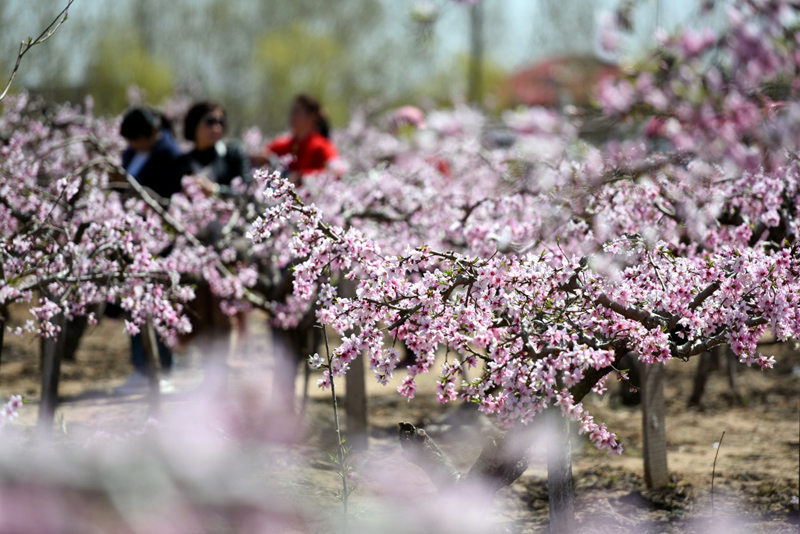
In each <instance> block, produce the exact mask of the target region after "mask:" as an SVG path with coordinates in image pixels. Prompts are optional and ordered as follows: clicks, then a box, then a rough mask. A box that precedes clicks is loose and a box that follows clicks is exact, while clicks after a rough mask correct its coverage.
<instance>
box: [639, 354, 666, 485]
mask: <svg viewBox="0 0 800 534" xmlns="http://www.w3.org/2000/svg"><path fill="white" fill-rule="evenodd" d="M642 371H643V372H642V377H643V387H642V431H643V432H642V433H643V436H644V440H643V441H644V443H643V448H642V453H643V456H644V480H645V483H646V484H647V487H648V489H658V488H663V487H664V486H666V485H667V483H668V482H669V472H668V471H667V432H666V415H665V410H664V365H663V364H660V363H653V364H649V365H644V368H643V370H642Z"/></svg>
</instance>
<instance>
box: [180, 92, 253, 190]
mask: <svg viewBox="0 0 800 534" xmlns="http://www.w3.org/2000/svg"><path fill="white" fill-rule="evenodd" d="M226 125H227V118H226V116H225V108H223V107H222V105H221V104H220V103H218V102H214V101H211V100H205V101H202V102H197V103H196V104H194V105H193V106H192V107H191V108H190V109H189V112H188V113H187V114H186V120H185V121H184V127H183V136H184V137H185V138H186V140H187V141H192V142H194V149H193V150H192V151H190V152H189V153H188V154H186V156H185V162H184V174H186V175H192V176H194V177H195V178H196V179H197V181H198V183H199V185H200V187H202V188H203V190H204V191H205V192H206V193H207V194H209V195H211V194H218V193H219V194H222V195H229V194H231V193H232V190H231V182H233V179H234V178H237V177H240V178H241V179H242V180H244V181H245V182H248V181H250V165H249V162H248V159H247V156H246V155H245V153H244V152H243V151H242V149H241V148H240V147H239V146H238V145H237V144H235V143H231V142H225V141H223V137H224V136H225V127H226Z"/></svg>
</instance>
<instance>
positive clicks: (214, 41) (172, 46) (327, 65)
mask: <svg viewBox="0 0 800 534" xmlns="http://www.w3.org/2000/svg"><path fill="white" fill-rule="evenodd" d="M620 1H621V0H593V1H592V2H586V1H585V0H483V2H484V5H483V7H482V12H481V21H482V46H483V48H482V56H483V61H482V62H481V66H482V68H481V72H479V73H478V76H479V78H478V80H479V81H480V83H479V84H475V83H474V82H475V78H474V76H473V82H472V85H473V86H474V87H475V86H477V87H479V91H477V92H476V91H475V90H474V89H473V90H472V92H473V93H474V94H473V95H471V96H472V99H477V100H479V103H482V104H484V105H485V107H486V108H487V109H489V110H490V111H493V110H499V109H502V107H503V106H505V105H508V104H509V103H510V101H507V100H504V97H503V92H502V91H501V89H502V87H503V85H504V83H506V80H507V78H508V75H509V74H510V73H511V72H513V71H517V70H519V69H520V68H523V67H528V66H530V65H532V64H534V63H536V62H537V61H540V60H542V59H545V58H547V57H552V56H564V55H589V56H592V55H596V53H597V51H596V48H597V47H596V40H597V39H596V37H597V36H596V35H595V34H596V28H595V27H596V20H597V15H598V13H599V11H601V10H604V9H606V10H607V9H610V8H612V7H614V6H615V5H617V4H618V3H619V2H620ZM693 1H694V0H674V2H672V3H669V5H667V3H663V5H662V6H661V11H660V19H659V20H660V21H661V24H663V25H665V26H667V27H669V26H670V25H672V26H674V25H676V24H678V23H685V22H686V20H685V19H686V17H685V13H686V12H688V11H690V10H689V9H687V5H689V4H693ZM62 4H63V0H0V65H1V66H2V69H0V74H3V75H4V76H5V75H7V74H8V73H9V70H10V67H11V65H12V64H13V58H14V57H15V55H16V50H17V47H18V45H19V41H20V40H21V39H23V38H25V37H27V36H28V35H33V34H34V33H35V32H36V31H37V30H38V29H40V28H41V27H42V26H43V25H44V24H47V23H48V22H49V21H50V20H51V19H52V16H53V14H55V13H57V12H58V11H59V10H60V9H61V8H62V7H63V5H62ZM464 7H465V6H462V5H457V4H455V3H454V2H453V0H336V1H333V2H320V1H319V0H270V1H269V2H265V1H263V0H170V1H169V2H163V1H158V0H114V2H99V1H96V0H78V1H77V2H76V3H75V4H74V5H73V7H72V9H71V10H70V17H69V21H68V23H67V24H66V25H64V27H63V28H62V29H61V30H60V31H59V32H58V34H57V35H55V37H54V38H53V40H52V41H50V42H49V43H48V46H47V48H46V49H42V50H41V51H39V52H38V53H37V54H32V55H31V56H30V57H29V58H26V65H25V69H23V72H21V75H20V78H19V79H18V80H19V83H18V84H17V85H16V86H15V87H16V88H17V89H20V88H27V89H30V90H34V91H36V92H40V93H42V94H43V95H44V96H46V97H48V98H52V99H55V100H70V101H76V102H80V101H81V100H82V99H83V98H84V96H85V95H92V96H93V97H94V99H95V102H96V105H97V108H98V111H100V112H102V113H111V114H117V113H120V112H122V111H123V110H124V108H125V107H126V105H127V100H126V89H127V85H129V84H133V83H135V84H136V85H137V86H139V87H141V88H142V89H144V90H145V92H146V95H145V96H146V98H147V99H148V101H150V102H151V103H154V104H158V103H159V102H160V101H161V100H162V99H163V98H164V97H165V96H166V95H168V94H170V93H171V92H172V91H174V90H176V89H182V90H184V91H188V92H189V93H190V94H191V95H192V96H196V97H210V98H216V99H218V100H220V101H222V102H223V103H224V104H225V106H226V107H227V108H228V112H229V118H230V121H231V126H232V127H231V132H232V133H235V132H237V131H239V128H241V127H242V126H246V125H253V124H255V125H258V126H260V127H261V128H263V129H265V130H266V131H267V132H268V133H276V132H278V131H281V130H283V129H284V128H285V127H286V124H285V123H286V114H287V112H288V102H289V100H290V99H291V96H292V95H294V94H295V93H297V92H300V91H304V92H309V93H312V94H315V95H316V96H318V97H320V98H321V99H322V101H323V103H324V104H325V106H326V107H327V108H328V111H329V114H330V115H331V118H332V119H333V125H334V127H336V126H337V125H342V124H343V123H344V122H345V121H346V120H347V114H348V110H349V109H351V106H353V105H356V104H360V103H364V102H377V105H378V106H379V107H381V106H382V107H390V106H394V105H400V104H408V103H414V104H417V105H420V104H422V105H425V103H426V102H427V103H430V104H439V105H442V104H447V103H451V102H453V101H454V100H460V101H465V100H467V97H468V93H470V87H469V85H470V84H469V83H468V80H469V77H468V72H469V64H470V62H469V58H470V57H472V56H474V47H473V42H472V40H471V34H473V33H472V32H471V31H470V28H471V19H470V14H471V13H473V14H474V13H475V11H474V10H472V9H470V8H466V9H465V8H464ZM635 9H636V11H635V13H634V16H635V19H636V24H637V25H639V26H640V27H641V28H642V30H641V31H639V32H638V33H636V34H635V35H634V36H633V41H632V42H633V44H634V45H635V46H632V48H634V49H636V50H640V49H641V48H642V46H641V45H642V43H643V42H645V41H648V40H649V42H650V43H651V42H652V38H653V29H654V26H653V24H654V20H655V18H654V14H656V15H657V14H659V11H658V2H657V0H642V1H641V2H637V3H636V8H635ZM426 13H427V14H430V13H433V14H435V16H436V21H435V24H430V25H429V26H428V28H429V32H428V34H427V35H425V36H424V38H421V37H420V32H419V28H420V22H421V21H422V22H424V19H425V17H426V16H429V15H426ZM679 14H680V15H679ZM690 22H691V21H690ZM471 50H472V53H471ZM473 73H474V64H473ZM476 95H477V96H476Z"/></svg>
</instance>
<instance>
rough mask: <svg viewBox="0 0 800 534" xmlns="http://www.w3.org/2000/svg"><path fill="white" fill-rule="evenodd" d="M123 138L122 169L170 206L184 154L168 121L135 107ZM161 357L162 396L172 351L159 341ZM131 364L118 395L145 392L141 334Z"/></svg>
mask: <svg viewBox="0 0 800 534" xmlns="http://www.w3.org/2000/svg"><path fill="white" fill-rule="evenodd" d="M120 135H122V137H124V138H125V140H126V141H127V142H128V148H127V149H126V150H125V151H124V152H123V153H122V166H123V168H124V169H125V170H126V171H127V172H128V174H130V175H131V176H133V177H134V178H136V180H137V181H138V182H139V183H140V184H142V185H143V186H145V187H147V188H149V189H150V191H151V192H152V193H155V194H156V195H158V197H161V198H157V200H159V201H160V202H168V201H169V198H170V197H171V196H172V195H173V194H174V193H177V192H179V191H180V190H181V178H182V173H181V158H182V154H181V150H180V147H178V144H177V143H176V142H175V137H174V135H173V134H172V129H171V128H170V125H169V121H168V120H167V119H166V118H165V117H164V116H163V115H161V113H159V112H158V111H156V110H154V109H151V108H146V107H135V108H131V109H129V110H128V111H127V112H126V113H125V115H124V117H123V119H122V124H121V125H120ZM158 355H159V360H160V362H161V381H160V388H161V392H162V393H168V392H170V391H172V390H174V386H173V385H172V382H171V380H170V371H171V370H172V351H171V350H170V349H169V347H167V346H166V345H164V343H163V342H162V341H161V340H160V339H159V340H158ZM131 363H132V364H133V368H134V373H133V374H132V375H131V376H130V377H129V378H128V380H127V382H125V383H124V384H123V385H122V386H120V387H118V388H117V392H118V393H124V394H125V393H136V392H140V391H143V390H146V388H147V387H148V381H147V377H146V375H147V361H146V359H145V352H144V340H143V338H142V334H141V333H140V334H136V335H135V336H131Z"/></svg>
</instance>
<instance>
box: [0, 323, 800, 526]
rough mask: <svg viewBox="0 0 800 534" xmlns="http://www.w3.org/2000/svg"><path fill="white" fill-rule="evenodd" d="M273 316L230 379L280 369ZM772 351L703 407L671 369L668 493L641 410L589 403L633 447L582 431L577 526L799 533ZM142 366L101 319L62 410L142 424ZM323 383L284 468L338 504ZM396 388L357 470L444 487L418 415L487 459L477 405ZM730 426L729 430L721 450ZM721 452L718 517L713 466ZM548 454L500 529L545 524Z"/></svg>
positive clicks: (446, 442)
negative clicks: (654, 483) (603, 446)
mask: <svg viewBox="0 0 800 534" xmlns="http://www.w3.org/2000/svg"><path fill="white" fill-rule="evenodd" d="M12 312H13V316H12V318H13V319H15V320H16V321H17V322H19V321H21V320H23V319H24V317H23V314H24V310H22V309H18V310H12ZM14 324H15V323H13V322H12V326H14ZM264 324H265V322H264V320H263V317H260V316H257V315H253V316H251V317H250V320H249V329H250V333H251V334H250V335H251V341H250V351H249V354H248V355H247V356H237V357H233V358H231V359H229V361H228V367H229V369H230V370H231V372H230V380H232V381H235V380H236V377H237V376H244V375H248V374H251V373H252V370H253V369H254V368H268V367H269V365H270V364H269V361H268V357H264V356H263V355H264V354H268V353H269V349H268V347H269V339H268V338H269V335H268V332H267V329H266V328H265V326H264ZM5 340H6V341H5V347H4V348H3V354H2V362H0V395H2V396H3V397H7V396H9V395H11V394H22V395H24V396H25V398H26V401H28V402H29V403H28V404H26V406H24V407H23V409H22V411H21V414H20V415H21V416H20V419H19V420H18V422H16V423H14V425H19V426H23V427H33V426H34V425H35V419H36V410H37V405H36V403H37V401H38V398H39V373H40V366H39V350H38V343H37V342H36V341H35V340H33V339H31V338H26V337H23V338H18V337H15V336H11V335H8V334H7V335H6V336H5ZM770 351H771V352H772V353H774V354H776V355H777V356H778V365H777V366H776V369H774V370H771V371H767V372H762V371H759V370H755V369H748V368H746V367H744V366H739V367H738V368H739V374H738V378H737V387H738V391H739V394H740V395H741V402H737V401H735V400H734V397H733V395H732V394H731V392H730V390H729V387H728V384H727V379H726V378H725V377H724V376H723V373H721V372H719V371H717V372H716V373H715V374H714V375H713V376H712V377H711V379H710V381H709V384H708V387H707V390H706V394H705V397H704V400H703V404H702V406H701V408H699V409H691V410H690V409H687V407H686V404H687V400H688V397H689V394H690V392H691V387H692V379H693V376H694V373H695V369H696V367H697V361H692V362H689V363H683V362H670V363H669V364H667V366H666V382H665V383H666V387H665V398H666V403H667V450H668V461H669V470H670V473H671V480H670V484H669V486H668V488H666V489H664V490H659V491H648V490H647V489H646V488H645V485H644V481H643V476H642V469H643V467H642V452H641V447H642V431H641V426H642V423H641V411H640V409H639V408H638V407H635V408H630V407H625V406H623V405H622V404H621V402H620V399H619V396H618V395H616V394H615V393H614V392H613V391H612V392H611V393H610V394H608V395H606V396H605V397H604V398H596V397H595V398H593V399H591V400H588V401H587V402H585V404H586V405H587V407H588V408H589V410H590V411H591V412H592V413H593V415H594V416H595V419H596V420H597V421H602V422H604V423H605V424H606V425H607V426H608V427H609V428H610V429H612V430H613V431H615V432H616V433H617V436H618V438H619V439H620V440H622V442H623V444H624V446H625V452H624V453H623V455H621V456H611V457H609V456H608V455H607V454H606V453H604V452H601V451H598V450H596V449H595V448H594V447H592V446H591V445H590V444H588V443H587V441H586V440H585V439H583V438H582V437H577V436H576V438H575V439H574V440H573V452H574V454H573V462H574V463H573V468H574V474H575V484H576V515H577V520H578V525H579V531H580V532H597V533H605V532H609V533H610V532H647V533H649V532H653V533H661V532H668V533H673V532H674V533H678V532H698V533H699V532H753V533H756V532H758V533H761V532H763V533H772V532H793V533H794V532H797V531H798V526H799V525H800V517H799V516H798V506H797V504H796V503H792V500H793V498H796V496H797V495H798V484H799V480H798V478H799V475H798V472H799V471H800V355H798V351H797V350H796V349H795V348H793V347H789V346H775V347H772V348H768V349H766V350H765V351H764V352H770ZM176 358H177V369H176V372H175V373H174V377H175V382H176V384H177V385H178V391H179V393H178V394H176V395H174V396H170V395H167V396H165V402H166V403H167V404H169V403H170V402H174V403H176V404H178V403H180V402H187V401H186V400H185V399H186V397H185V396H182V395H181V394H180V393H181V392H185V391H188V390H191V389H192V388H194V387H196V386H197V384H198V383H199V382H200V381H201V380H202V365H201V362H200V357H199V356H198V354H197V351H196V350H193V349H192V348H191V347H190V348H189V349H187V350H185V351H183V352H182V353H180V354H178V355H177V356H176ZM131 371H132V368H131V366H130V363H129V360H128V340H127V338H126V337H125V336H124V335H123V333H122V326H121V324H120V323H119V322H117V321H112V320H104V321H102V322H101V323H100V324H99V325H98V326H96V327H90V329H89V331H88V333H87V335H86V336H85V337H84V339H83V340H82V343H81V346H80V348H79V349H78V352H77V355H76V361H74V362H64V364H63V368H62V382H61V396H62V401H63V402H62V405H61V407H60V408H59V412H58V415H57V418H58V419H59V420H60V421H62V422H63V424H64V425H65V427H66V426H69V428H71V429H84V430H91V429H101V428H102V429H104V430H109V429H110V428H113V427H114V426H122V425H124V424H126V423H135V422H136V421H143V420H144V419H145V417H146V413H145V411H146V408H145V400H144V398H143V396H133V397H121V396H119V395H115V394H113V389H114V387H116V386H118V385H120V384H121V383H122V382H124V380H125V379H126V377H127V376H128V375H129V373H130V372H131ZM299 374H300V375H302V373H299ZM315 378H316V377H315V376H314V375H312V387H311V395H310V399H309V402H308V407H307V412H306V425H305V426H306V427H307V433H306V435H307V439H306V440H305V442H304V444H303V445H302V446H301V447H299V448H296V449H295V451H294V453H293V454H295V455H296V456H295V458H296V461H293V462H289V464H287V465H290V466H291V468H290V469H289V470H288V471H286V472H285V473H284V476H285V477H286V484H287V487H289V488H290V490H291V491H290V492H291V493H296V494H297V495H298V496H299V495H303V498H310V499H316V500H318V501H319V502H320V503H325V506H326V507H327V506H329V505H330V503H331V502H335V498H334V497H333V496H332V495H333V493H334V492H335V491H336V490H337V489H338V484H339V480H338V478H337V477H336V475H335V474H334V473H333V472H332V471H331V470H330V468H329V466H328V465H327V461H326V460H325V458H327V455H328V453H329V452H330V451H332V450H333V448H334V443H335V441H334V437H333V435H334V434H333V427H332V411H331V404H330V397H329V396H328V395H329V394H328V393H325V392H320V391H317V390H316V389H315V388H314V386H313V381H314V380H315ZM398 383H399V378H397V377H396V378H395V380H394V381H393V382H392V383H390V385H389V386H386V387H384V386H381V385H379V384H377V383H374V381H372V380H371V379H370V376H369V373H368V375H367V384H368V387H367V394H368V408H369V423H370V434H369V452H366V453H360V454H355V455H354V462H355V463H356V464H357V468H356V469H357V471H358V470H359V469H360V470H362V471H364V472H370V470H369V469H368V467H369V466H370V464H371V463H375V462H376V461H378V459H380V463H381V465H382V466H383V467H384V469H390V470H391V469H396V470H398V472H403V473H405V474H406V478H407V479H408V481H409V482H408V483H409V484H414V485H416V490H417V492H418V493H419V494H420V495H422V496H425V495H434V494H435V492H436V490H435V488H434V487H433V485H432V484H431V482H430V481H429V480H428V479H427V477H426V476H425V475H424V474H423V473H422V471H420V470H419V469H418V468H417V467H416V466H413V465H412V464H410V463H408V462H406V461H405V459H403V457H402V456H401V455H400V451H399V445H398V443H397V423H398V422H399V421H409V422H412V423H414V424H416V425H421V426H426V427H427V428H428V430H429V432H430V434H431V435H432V436H433V437H434V438H435V439H436V440H437V441H438V442H439V444H440V445H441V446H442V447H443V448H444V449H445V450H446V451H447V452H448V453H450V454H451V455H452V456H453V458H454V459H455V461H456V463H457V464H458V466H459V467H460V468H463V469H465V470H466V469H468V468H469V466H470V465H471V463H472V462H474V460H475V458H476V457H477V455H478V453H479V447H480V436H481V431H482V429H484V430H485V427H486V426H487V425H490V423H489V422H488V421H486V420H482V419H481V418H480V417H477V416H474V414H472V412H470V411H464V410H460V409H459V408H458V407H455V406H454V407H450V406H447V407H442V406H441V405H439V404H438V403H437V402H436V397H435V395H434V388H435V381H434V380H433V379H432V378H428V379H425V380H424V381H423V382H422V383H421V384H420V387H419V390H418V391H419V392H418V394H417V397H416V398H415V399H414V400H413V401H412V402H410V403H408V402H406V401H405V400H404V399H402V398H401V397H400V396H399V395H397V394H396V393H394V392H395V388H396V386H397V384H398ZM297 385H298V391H301V389H302V376H298V380H297ZM298 403H299V399H298ZM459 410H460V411H459ZM463 413H466V417H463V418H462V419H464V424H463V425H458V424H456V425H442V424H437V423H438V422H440V421H441V420H442V419H443V418H444V419H448V415H450V416H453V415H454V414H463ZM443 414H444V415H443ZM449 419H450V420H453V417H450V418H449ZM723 431H724V432H725V437H724V440H723V442H722V445H721V447H720V445H719V441H720V436H721V435H722V433H723ZM718 447H719V456H718V458H717V464H716V475H715V483H714V486H715V490H714V500H715V515H714V516H713V518H712V514H711V508H710V503H711V492H710V488H711V475H712V465H713V462H714V456H715V454H716V453H717V448H718ZM542 452H543V451H537V450H536V449H534V455H533V456H534V458H535V459H538V460H534V462H533V463H532V465H531V466H530V468H529V469H528V470H527V471H526V473H525V474H524V475H523V477H522V478H520V479H519V480H518V481H517V482H515V483H514V484H513V485H512V486H510V487H508V488H505V489H503V490H501V491H500V493H499V494H498V498H497V499H496V502H495V504H494V506H493V509H492V514H493V516H494V525H495V526H496V530H495V531H496V532H498V533H500V532H502V533H527V532H546V531H547V526H548V500H547V499H548V498H547V485H546V477H547V471H546V465H545V462H544V455H543V453H542ZM387 466H388V467H387ZM357 485H358V488H359V489H357V490H356V492H355V494H354V496H353V500H354V502H355V503H356V504H357V503H358V502H359V499H361V498H367V497H368V493H369V492H370V491H377V490H375V489H374V487H375V486H374V485H373V484H372V483H371V481H370V480H366V479H365V480H361V481H359V482H358V483H357ZM304 493H307V494H306V495H304ZM726 521H729V522H730V525H733V524H735V525H736V527H735V528H733V527H732V526H730V525H728V524H727V523H726ZM723 527H724V528H723ZM729 527H730V528H729ZM737 529H738V530H737Z"/></svg>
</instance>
